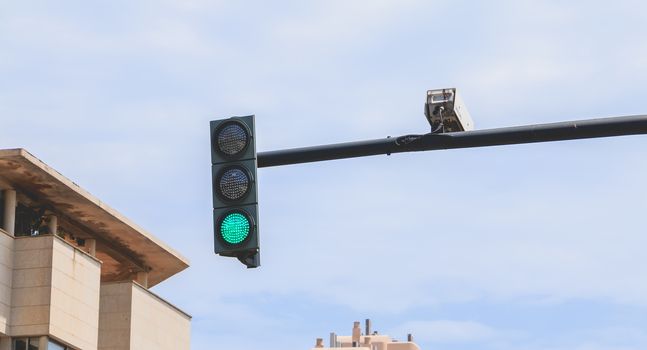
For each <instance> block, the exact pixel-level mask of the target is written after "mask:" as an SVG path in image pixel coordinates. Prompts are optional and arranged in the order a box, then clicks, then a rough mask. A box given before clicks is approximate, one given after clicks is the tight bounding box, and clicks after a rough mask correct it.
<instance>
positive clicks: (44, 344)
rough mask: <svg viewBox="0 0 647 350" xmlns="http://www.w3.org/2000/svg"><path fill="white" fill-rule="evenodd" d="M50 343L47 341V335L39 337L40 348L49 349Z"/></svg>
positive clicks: (39, 349)
mask: <svg viewBox="0 0 647 350" xmlns="http://www.w3.org/2000/svg"><path fill="white" fill-rule="evenodd" d="M48 344H49V341H47V336H46V335H43V336H41V337H40V339H38V350H47V345H48Z"/></svg>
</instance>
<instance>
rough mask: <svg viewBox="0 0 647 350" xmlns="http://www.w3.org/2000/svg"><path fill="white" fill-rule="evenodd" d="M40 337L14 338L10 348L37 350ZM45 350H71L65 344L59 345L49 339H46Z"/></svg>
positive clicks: (15, 349) (14, 349) (13, 349)
mask: <svg viewBox="0 0 647 350" xmlns="http://www.w3.org/2000/svg"><path fill="white" fill-rule="evenodd" d="M39 341H40V338H39V337H31V338H14V339H13V348H12V350H38V344H39ZM47 350H73V349H72V348H69V347H67V346H65V345H61V344H59V343H57V342H55V341H53V340H51V339H48V340H47Z"/></svg>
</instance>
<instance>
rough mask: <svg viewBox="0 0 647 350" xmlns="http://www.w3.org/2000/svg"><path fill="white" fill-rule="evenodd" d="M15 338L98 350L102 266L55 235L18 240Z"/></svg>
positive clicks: (13, 303) (13, 316)
mask: <svg viewBox="0 0 647 350" xmlns="http://www.w3.org/2000/svg"><path fill="white" fill-rule="evenodd" d="M13 263H14V271H13V279H12V283H13V285H12V294H11V335H13V336H30V335H44V334H50V335H51V336H53V337H54V338H57V339H58V340H60V341H63V342H64V343H67V344H69V345H71V346H73V347H76V348H79V349H96V348H97V341H98V327H99V285H100V279H101V264H100V262H99V261H97V260H96V259H94V258H92V257H90V256H89V255H87V254H85V253H83V252H81V251H80V250H78V249H75V248H74V247H72V246H70V245H69V244H68V243H66V242H65V241H63V240H61V239H60V238H58V237H55V236H40V237H17V238H16V239H15V240H14V259H13Z"/></svg>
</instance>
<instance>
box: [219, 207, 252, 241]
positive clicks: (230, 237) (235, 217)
mask: <svg viewBox="0 0 647 350" xmlns="http://www.w3.org/2000/svg"><path fill="white" fill-rule="evenodd" d="M249 227H250V225H249V219H247V217H246V216H245V215H243V214H241V213H231V214H227V216H225V218H224V219H223V220H222V222H221V223H220V236H221V237H222V239H223V240H224V241H225V242H227V243H229V244H238V243H240V242H242V241H244V240H245V238H247V236H249Z"/></svg>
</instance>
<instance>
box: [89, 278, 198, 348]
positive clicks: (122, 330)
mask: <svg viewBox="0 0 647 350" xmlns="http://www.w3.org/2000/svg"><path fill="white" fill-rule="evenodd" d="M190 321H191V317H190V316H188V315H186V314H185V313H183V312H182V311H180V310H178V309H177V308H175V307H174V306H172V305H170V304H169V303H167V302H166V301H164V300H163V299H161V298H159V297H157V296H156V295H155V294H153V293H151V292H150V291H148V290H146V289H145V288H143V287H141V286H139V285H138V284H136V283H133V282H123V283H109V284H103V285H102V286H101V312H100V322H99V349H100V350H128V349H133V350H134V349H156V350H167V349H168V350H188V349H189V348H190V338H191V336H190V333H191V327H190ZM126 340H127V342H126Z"/></svg>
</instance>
